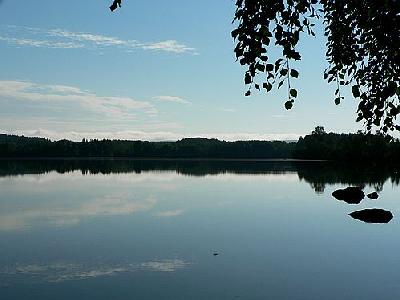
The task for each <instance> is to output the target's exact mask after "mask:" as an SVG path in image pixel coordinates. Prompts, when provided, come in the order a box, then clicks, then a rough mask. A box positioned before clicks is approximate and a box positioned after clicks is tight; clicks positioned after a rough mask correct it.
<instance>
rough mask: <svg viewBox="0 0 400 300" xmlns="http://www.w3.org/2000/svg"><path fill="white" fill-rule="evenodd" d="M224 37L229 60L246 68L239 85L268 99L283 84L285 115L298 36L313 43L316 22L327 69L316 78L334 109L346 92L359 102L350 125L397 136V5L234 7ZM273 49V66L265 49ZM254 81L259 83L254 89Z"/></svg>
mask: <svg viewBox="0 0 400 300" xmlns="http://www.w3.org/2000/svg"><path fill="white" fill-rule="evenodd" d="M236 6H237V9H236V13H235V18H234V22H235V23H236V24H237V27H236V29H234V30H233V31H232V36H233V38H234V39H235V41H236V42H237V44H236V48H235V50H234V51H235V54H236V57H237V59H238V61H239V62H240V64H241V65H243V66H246V67H247V70H246V72H245V77H244V81H245V84H246V85H248V87H249V89H248V91H247V92H246V94H245V95H246V96H249V95H250V94H251V90H252V88H255V89H257V90H261V89H264V90H266V91H267V92H269V91H270V90H271V89H272V88H273V87H274V86H275V85H277V87H278V88H280V87H281V86H282V85H284V84H285V83H286V85H287V88H288V100H287V101H286V103H285V107H286V109H291V108H292V106H293V104H294V101H295V99H296V98H297V94H298V93H297V90H296V89H294V88H293V87H292V80H293V79H295V78H298V77H299V71H298V70H296V69H294V68H293V67H292V65H293V62H295V61H298V60H300V59H301V54H300V53H299V52H298V51H297V46H298V43H299V41H300V39H301V37H302V36H303V35H311V36H314V35H315V32H314V30H313V28H314V25H315V22H316V20H317V19H322V20H323V24H324V26H325V35H326V36H327V45H326V46H327V50H326V56H327V61H328V63H329V66H328V67H327V69H326V70H325V71H324V78H325V79H326V80H327V81H328V82H334V83H335V84H336V87H337V88H336V92H335V103H336V104H339V103H340V102H341V101H342V100H343V96H342V95H341V86H351V91H352V94H353V96H354V97H355V98H356V99H358V100H359V105H358V109H357V114H358V117H357V121H363V122H364V123H365V125H366V128H367V129H368V130H369V131H370V130H371V129H372V128H373V127H374V126H376V127H378V128H379V129H381V130H382V131H383V132H388V131H393V130H395V129H397V130H400V126H397V125H396V122H395V121H396V117H397V115H398V114H399V113H400V76H399V75H400V72H399V71H400V50H399V49H400V1H398V0H379V1H377V0H258V1H256V0H237V1H236ZM273 45H275V46H277V47H278V48H280V49H281V55H280V57H278V58H277V59H276V58H274V59H272V58H270V57H269V54H270V53H269V52H271V51H270V50H271V49H270V48H271V47H272V46H273ZM260 78H261V81H260Z"/></svg>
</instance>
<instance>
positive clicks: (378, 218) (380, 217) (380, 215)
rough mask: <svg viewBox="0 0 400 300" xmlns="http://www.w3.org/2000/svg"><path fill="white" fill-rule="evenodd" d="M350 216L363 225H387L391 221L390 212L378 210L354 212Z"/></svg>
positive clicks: (391, 215)
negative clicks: (363, 223)
mask: <svg viewBox="0 0 400 300" xmlns="http://www.w3.org/2000/svg"><path fill="white" fill-rule="evenodd" d="M350 216H351V217H352V218H353V219H356V220H360V221H363V222H365V223H389V222H390V221H391V220H392V219H393V214H392V213H391V212H390V211H387V210H383V209H378V208H373V209H364V210H359V211H354V212H352V213H351V214H350Z"/></svg>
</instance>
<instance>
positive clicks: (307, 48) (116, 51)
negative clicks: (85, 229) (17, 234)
mask: <svg viewBox="0 0 400 300" xmlns="http://www.w3.org/2000/svg"><path fill="white" fill-rule="evenodd" d="M111 2H112V1H111V0H102V1H98V0H86V1H82V0H69V1H54V0H42V1H39V2H38V1H26V0H2V1H1V0H0V66H1V67H0V106H1V109H0V133H9V134H19V135H25V136H41V137H47V138H50V139H53V140H58V139H63V138H67V139H72V140H77V141H79V140H81V139H82V138H88V139H92V138H99V139H103V138H111V139H116V138H118V139H141V140H177V139H181V138H184V137H208V138H219V139H224V140H253V139H263V140H293V139H297V138H298V137H299V136H302V135H305V134H307V133H310V132H311V131H312V130H313V128H314V127H316V126H324V127H325V129H326V130H327V131H334V132H355V131H357V130H359V129H362V124H359V123H356V122H355V119H356V107H357V103H356V102H355V100H354V99H353V98H352V97H351V95H350V93H349V92H348V91H346V90H345V91H344V95H345V96H346V99H345V101H343V103H342V104H341V105H339V106H336V105H335V104H334V101H333V99H334V95H333V93H334V86H332V85H328V84H327V83H326V82H325V81H324V80H323V70H324V68H325V67H326V66H327V62H326V59H325V39H324V37H323V31H322V26H321V25H317V37H316V38H312V37H304V38H303V40H302V42H301V43H300V45H299V49H300V52H301V53H302V61H301V62H300V63H298V64H297V65H296V68H297V69H299V71H300V77H299V79H298V80H296V81H295V82H294V83H293V85H294V87H296V88H297V90H298V91H299V96H298V100H297V102H296V103H295V106H294V107H293V109H292V110H290V111H286V110H285V108H284V103H285V101H286V100H287V94H286V92H287V91H286V89H285V88H282V90H277V91H276V90H274V91H273V92H270V93H268V94H266V93H265V92H253V94H252V96H251V97H245V96H244V92H245V91H246V86H245V85H244V81H243V75H244V69H243V68H242V67H241V66H240V65H239V64H238V63H237V62H235V56H234V53H233V49H234V46H235V44H234V41H233V40H232V38H231V35H230V32H231V30H232V29H233V28H234V25H233V24H232V19H233V15H234V12H235V5H234V4H235V3H234V1H233V0H217V1H216V0H203V1H187V0H169V1H165V0H152V1H148V0H147V1H144V0H123V3H122V8H121V9H118V10H117V11H116V12H114V13H111V12H110V10H109V9H108V6H109V5H110V4H111ZM274 51H276V50H272V53H274Z"/></svg>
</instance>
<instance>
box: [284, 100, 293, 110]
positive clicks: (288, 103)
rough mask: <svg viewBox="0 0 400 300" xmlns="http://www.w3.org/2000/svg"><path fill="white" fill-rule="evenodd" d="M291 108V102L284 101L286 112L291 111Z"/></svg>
mask: <svg viewBox="0 0 400 300" xmlns="http://www.w3.org/2000/svg"><path fill="white" fill-rule="evenodd" d="M292 107H293V101H286V102H285V108H286V109H287V110H290V109H292Z"/></svg>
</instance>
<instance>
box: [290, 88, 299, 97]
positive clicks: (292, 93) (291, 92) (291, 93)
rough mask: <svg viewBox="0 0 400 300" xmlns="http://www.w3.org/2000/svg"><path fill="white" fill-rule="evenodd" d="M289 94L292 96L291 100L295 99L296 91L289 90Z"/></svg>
mask: <svg viewBox="0 0 400 300" xmlns="http://www.w3.org/2000/svg"><path fill="white" fill-rule="evenodd" d="M289 93H290V96H292V97H293V98H297V90H296V89H291V90H290V92H289Z"/></svg>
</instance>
